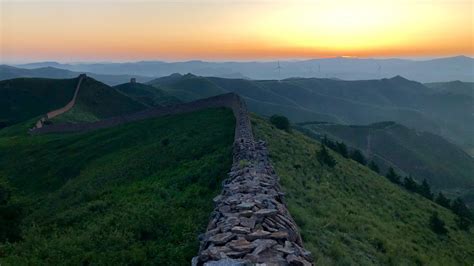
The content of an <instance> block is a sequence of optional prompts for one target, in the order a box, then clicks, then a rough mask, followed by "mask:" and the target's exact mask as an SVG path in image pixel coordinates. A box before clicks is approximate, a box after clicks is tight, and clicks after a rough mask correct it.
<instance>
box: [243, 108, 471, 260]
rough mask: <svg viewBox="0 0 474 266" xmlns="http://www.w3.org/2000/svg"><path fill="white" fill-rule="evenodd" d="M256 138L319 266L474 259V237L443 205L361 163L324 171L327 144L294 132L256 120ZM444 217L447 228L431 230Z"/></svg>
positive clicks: (340, 159) (337, 157)
mask: <svg viewBox="0 0 474 266" xmlns="http://www.w3.org/2000/svg"><path fill="white" fill-rule="evenodd" d="M252 124H253V130H254V134H255V135H256V137H257V138H261V139H263V140H265V141H266V142H267V143H268V148H269V151H270V157H271V159H272V162H273V165H274V166H275V170H276V172H277V174H278V175H279V176H280V178H281V180H280V182H281V186H282V188H283V191H284V192H285V199H286V202H287V204H288V209H289V210H290V212H291V214H292V215H293V218H294V219H295V221H296V223H297V224H298V226H299V227H300V232H301V234H302V237H303V242H304V244H305V248H307V249H309V250H310V251H311V252H312V254H313V256H314V258H315V260H314V262H315V265H463V264H465V263H466V261H467V262H469V261H473V260H474V245H473V241H472V239H474V232H473V230H472V229H471V230H470V231H468V232H466V231H463V230H460V229H459V228H458V227H457V225H456V216H455V215H453V213H452V212H451V211H449V210H447V209H445V208H444V207H441V206H439V205H437V204H435V203H433V202H432V201H429V200H427V199H425V198H423V197H421V196H419V195H418V194H414V193H411V192H408V191H406V190H404V189H402V188H401V187H399V186H396V185H394V184H393V183H391V182H390V181H388V179H386V178H385V177H383V176H380V175H378V174H376V173H375V172H373V171H371V170H370V169H369V168H367V167H364V166H362V165H360V164H358V163H356V162H355V161H352V160H349V159H345V158H343V157H342V156H340V155H339V154H336V153H334V152H332V151H329V152H330V154H331V156H333V157H334V158H335V160H336V163H337V164H336V166H335V167H334V168H330V167H328V166H326V165H321V163H319V162H318V159H317V155H316V154H317V153H318V152H319V151H320V149H321V145H320V144H319V143H318V142H316V141H315V140H313V139H311V138H309V137H307V136H304V135H303V134H301V133H299V132H298V131H295V130H293V131H292V132H291V133H288V132H286V131H283V130H278V129H276V128H275V127H273V126H272V125H271V124H269V123H268V122H266V121H265V120H264V119H262V118H259V117H257V116H254V117H253V120H252ZM434 212H437V213H438V214H439V216H440V217H442V218H441V219H442V220H443V221H444V222H445V223H446V228H448V233H447V235H438V234H436V233H434V232H433V231H432V230H431V228H430V216H431V215H432V214H433V213H434Z"/></svg>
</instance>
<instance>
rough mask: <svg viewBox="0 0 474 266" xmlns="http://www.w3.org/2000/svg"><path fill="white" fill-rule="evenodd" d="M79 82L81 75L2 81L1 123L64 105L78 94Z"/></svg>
mask: <svg viewBox="0 0 474 266" xmlns="http://www.w3.org/2000/svg"><path fill="white" fill-rule="evenodd" d="M77 82H78V79H77V78H74V79H39V78H18V79H12V80H4V81H0V122H2V123H3V124H4V125H11V124H15V123H18V122H22V121H25V120H28V119H30V118H33V117H36V116H39V115H42V114H45V113H47V112H48V111H51V110H54V109H57V108H60V107H62V106H64V105H65V104H66V103H67V102H69V101H70V100H71V98H72V96H73V95H74V90H75V89H76V84H77Z"/></svg>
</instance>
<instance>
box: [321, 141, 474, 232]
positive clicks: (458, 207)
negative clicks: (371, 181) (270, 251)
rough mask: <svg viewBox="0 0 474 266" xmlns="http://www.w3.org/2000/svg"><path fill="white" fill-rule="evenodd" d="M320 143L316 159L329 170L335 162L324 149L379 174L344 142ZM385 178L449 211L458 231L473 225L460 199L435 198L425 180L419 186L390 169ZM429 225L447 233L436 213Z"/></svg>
mask: <svg viewBox="0 0 474 266" xmlns="http://www.w3.org/2000/svg"><path fill="white" fill-rule="evenodd" d="M321 143H322V148H321V150H320V151H319V152H318V153H317V159H318V161H319V162H320V163H321V164H323V165H327V166H329V167H331V168H332V167H334V166H335V165H336V160H335V159H334V158H333V157H332V156H331V155H330V154H329V152H328V151H327V148H326V147H329V148H330V149H332V150H333V151H335V152H337V153H339V154H340V155H342V156H343V157H344V158H350V159H352V160H354V161H356V162H358V163H360V164H362V165H366V166H367V167H369V168H370V169H372V170H373V171H374V172H376V173H380V168H379V167H378V165H377V164H376V163H375V162H374V161H370V162H369V163H367V159H366V158H365V157H364V155H363V154H362V152H361V151H360V150H357V149H354V150H352V151H349V149H348V148H347V145H346V144H345V143H344V142H339V141H333V140H330V139H328V138H327V136H324V137H323V139H322V141H321ZM385 176H386V177H387V179H388V180H390V181H391V182H392V183H395V184H397V185H400V186H402V187H404V188H405V189H406V190H408V191H411V192H413V193H417V194H419V195H421V196H423V197H425V198H427V199H429V200H431V201H434V202H436V203H437V204H439V205H441V206H443V207H445V208H447V209H450V210H451V211H452V212H453V213H455V214H456V215H457V216H458V219H457V221H456V222H457V224H458V226H459V228H460V229H463V230H468V229H469V227H470V226H471V224H472V223H473V221H474V215H473V214H472V212H471V210H470V209H469V208H468V207H467V205H466V204H465V203H464V201H463V200H462V199H461V198H457V199H455V200H453V201H452V202H451V200H450V199H448V198H447V197H446V196H445V195H444V194H443V193H442V192H439V193H438V195H437V196H435V195H434V193H433V192H431V186H430V184H429V183H428V181H426V179H424V180H423V182H422V183H421V184H419V183H418V182H416V181H415V180H414V179H413V178H412V177H411V176H407V177H403V178H402V176H400V175H398V174H397V173H396V172H395V170H394V169H393V168H392V167H390V168H389V169H388V172H387V174H386V175H385ZM430 225H431V228H432V229H433V231H435V232H436V233H439V234H444V233H446V232H447V230H446V229H445V228H444V222H443V221H442V220H441V219H440V218H439V216H438V214H437V213H436V214H433V215H432V217H431V218H430ZM443 229H444V230H443Z"/></svg>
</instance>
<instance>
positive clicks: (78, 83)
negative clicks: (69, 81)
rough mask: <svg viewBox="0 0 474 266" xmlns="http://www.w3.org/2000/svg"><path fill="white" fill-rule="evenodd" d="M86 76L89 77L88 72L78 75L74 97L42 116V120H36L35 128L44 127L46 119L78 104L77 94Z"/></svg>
mask: <svg viewBox="0 0 474 266" xmlns="http://www.w3.org/2000/svg"><path fill="white" fill-rule="evenodd" d="M86 78H87V76H86V74H80V75H79V77H78V81H77V85H76V89H75V90H74V95H73V96H72V99H71V100H70V101H69V102H68V103H67V104H66V105H65V106H63V107H61V108H59V109H56V110H53V111H49V112H48V113H47V114H46V115H45V116H43V117H41V118H40V120H38V122H36V124H35V128H42V127H43V126H44V125H45V122H46V121H48V120H50V119H51V118H54V117H56V116H59V115H62V114H64V113H65V112H67V111H69V110H71V109H72V108H73V107H74V105H75V104H76V98H77V95H78V94H79V89H80V88H81V84H82V82H83V80H84V79H86Z"/></svg>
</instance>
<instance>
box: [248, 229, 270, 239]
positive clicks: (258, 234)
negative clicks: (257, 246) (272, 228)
mask: <svg viewBox="0 0 474 266" xmlns="http://www.w3.org/2000/svg"><path fill="white" fill-rule="evenodd" d="M268 236H270V232H268V231H265V230H262V229H257V230H255V231H254V232H252V233H250V234H248V235H246V236H245V238H246V239H247V240H250V241H252V240H255V239H263V238H268Z"/></svg>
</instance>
